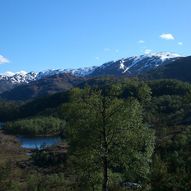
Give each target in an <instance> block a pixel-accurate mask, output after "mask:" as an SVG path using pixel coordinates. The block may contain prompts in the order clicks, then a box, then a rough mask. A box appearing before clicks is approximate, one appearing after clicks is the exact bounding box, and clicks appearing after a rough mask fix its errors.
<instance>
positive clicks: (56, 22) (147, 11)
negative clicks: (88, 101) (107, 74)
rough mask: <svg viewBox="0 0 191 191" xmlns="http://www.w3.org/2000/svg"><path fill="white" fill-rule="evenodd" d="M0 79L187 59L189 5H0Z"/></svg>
mask: <svg viewBox="0 0 191 191" xmlns="http://www.w3.org/2000/svg"><path fill="white" fill-rule="evenodd" d="M0 7H1V11H0V18H1V19H0V55H1V56H0V73H4V72H6V71H13V72H17V71H20V70H25V71H40V70H46V69H55V68H78V67H86V66H93V65H101V64H102V63H104V62H107V61H111V60H117V59H119V58H123V57H128V56H134V55H140V54H144V52H145V51H146V52H149V51H154V52H160V51H170V52H176V53H179V54H182V55H191V51H190V50H191V38H190V32H191V25H190V20H191V14H190V9H191V1H190V0H0Z"/></svg>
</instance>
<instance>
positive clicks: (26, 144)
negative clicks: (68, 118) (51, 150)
mask: <svg viewBox="0 0 191 191" xmlns="http://www.w3.org/2000/svg"><path fill="white" fill-rule="evenodd" d="M17 138H18V140H19V141H20V143H21V147H22V148H26V149H40V148H42V147H48V146H52V145H57V144H59V143H60V142H61V138H60V137H59V136H50V137H46V136H40V137H27V136H18V137H17Z"/></svg>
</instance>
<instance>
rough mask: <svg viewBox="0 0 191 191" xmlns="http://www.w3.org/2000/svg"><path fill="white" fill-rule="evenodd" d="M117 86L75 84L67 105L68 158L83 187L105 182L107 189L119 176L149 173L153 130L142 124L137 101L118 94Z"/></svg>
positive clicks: (137, 176)
mask: <svg viewBox="0 0 191 191" xmlns="http://www.w3.org/2000/svg"><path fill="white" fill-rule="evenodd" d="M114 89H115V90H116V87H115V88H114ZM114 89H113V88H112V87H111V88H105V89H102V90H98V89H97V90H92V89H90V88H85V89H84V90H80V89H74V90H72V92H71V102H70V103H69V104H66V105H65V112H66V115H67V116H66V119H67V121H68V125H69V126H68V131H67V132H68V141H69V145H70V147H69V156H70V157H69V161H71V162H72V167H74V169H75V173H76V174H77V179H76V181H77V182H78V183H79V186H80V187H81V188H83V189H84V190H87V187H91V188H92V190H97V189H98V190H100V189H101V185H102V190H103V191H107V190H108V188H109V184H112V183H114V182H115V181H116V182H117V183H119V182H121V181H125V180H130V181H140V180H143V179H144V178H146V176H147V175H148V173H149V163H150V157H151V155H152V153H153V147H154V136H153V132H152V131H151V130H150V129H148V128H146V127H145V126H144V125H143V123H142V113H141V106H140V104H139V102H138V101H137V100H135V99H132V98H131V99H129V100H128V101H126V100H123V99H119V98H118V96H116V95H117V92H114ZM111 177H112V178H111ZM113 177H115V178H113ZM111 181H114V182H111ZM116 182H115V183H116Z"/></svg>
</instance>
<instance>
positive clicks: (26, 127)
mask: <svg viewBox="0 0 191 191" xmlns="http://www.w3.org/2000/svg"><path fill="white" fill-rule="evenodd" d="M64 127H65V122H64V121H63V120H61V119H59V118H55V117H51V116H50V117H34V118H31V119H22V120H17V121H14V122H7V123H5V125H4V127H3V129H4V130H5V131H6V132H8V133H11V134H15V135H17V134H19V135H31V136H35V135H56V134H62V133H63V131H64Z"/></svg>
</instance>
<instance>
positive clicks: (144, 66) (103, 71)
mask: <svg viewBox="0 0 191 191" xmlns="http://www.w3.org/2000/svg"><path fill="white" fill-rule="evenodd" d="M179 57H181V56H180V55H178V54H175V53H170V52H160V53H150V54H145V55H141V56H133V57H129V58H124V59H120V60H118V61H112V62H108V63H105V64H103V65H101V66H93V67H86V68H78V69H55V70H46V71H41V72H38V73H36V72H29V73H28V72H25V71H20V72H17V73H13V72H6V73H4V74H1V75H0V86H2V87H3V88H1V89H3V90H1V89H0V93H1V92H2V91H7V90H9V89H11V88H13V87H15V86H18V85H21V84H28V83H30V82H32V81H37V80H41V79H45V78H47V77H52V76H58V75H63V74H71V75H73V76H75V77H97V76H108V75H113V76H127V77H128V76H136V75H139V74H141V73H144V72H147V71H150V70H152V69H155V68H157V67H159V66H161V65H165V64H168V63H171V62H173V61H175V60H176V59H178V58H179Z"/></svg>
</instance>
